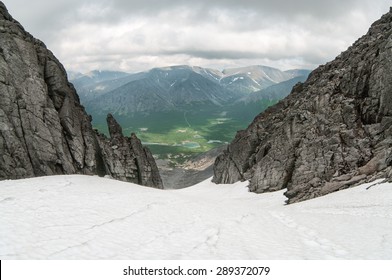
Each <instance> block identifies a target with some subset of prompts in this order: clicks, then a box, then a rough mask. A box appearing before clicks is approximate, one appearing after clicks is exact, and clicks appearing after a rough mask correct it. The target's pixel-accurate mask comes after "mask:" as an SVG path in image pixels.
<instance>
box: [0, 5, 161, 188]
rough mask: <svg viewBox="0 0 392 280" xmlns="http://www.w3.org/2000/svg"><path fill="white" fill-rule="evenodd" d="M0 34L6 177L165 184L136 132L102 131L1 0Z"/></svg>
mask: <svg viewBox="0 0 392 280" xmlns="http://www.w3.org/2000/svg"><path fill="white" fill-rule="evenodd" d="M0 35H1V36H0V93H1V99H0V180H4V179H17V178H26V177H34V176H44V175H55V174H75V173H77V174H96V175H100V176H103V175H110V176H112V177H114V178H117V179H120V180H125V181H130V182H133V183H139V184H143V185H148V186H151V187H158V188H162V182H161V180H160V177H159V173H158V172H157V169H156V164H155V161H154V159H153V158H152V156H151V154H150V153H149V151H148V150H147V149H145V148H143V147H142V146H141V144H140V143H138V139H137V138H136V137H132V136H131V138H130V139H128V138H127V137H123V135H122V134H121V135H118V137H111V138H110V139H108V138H106V137H104V136H102V135H97V133H96V131H95V130H93V128H92V126H91V117H90V116H89V115H87V113H86V112H85V110H84V107H83V106H82V105H81V104H80V102H79V97H78V95H77V93H76V91H75V89H74V87H73V86H72V84H70V83H69V82H68V80H67V74H66V72H65V69H64V67H63V66H62V65H61V63H60V62H59V61H58V60H57V58H56V57H55V56H54V55H53V54H52V53H51V52H50V51H49V50H48V49H47V48H46V47H45V45H44V44H43V43H42V42H41V41H39V40H37V39H35V38H33V37H32V36H31V35H30V34H29V33H27V32H26V31H25V30H24V28H23V27H22V26H21V25H20V24H19V23H18V22H17V21H15V20H14V19H13V18H12V17H11V15H9V13H8V11H7V9H6V7H5V6H4V4H3V3H2V2H0ZM108 121H109V130H110V129H111V128H113V127H115V126H116V125H115V124H116V123H115V120H114V119H113V118H111V117H109V118H108ZM117 130H120V129H117ZM135 138H136V139H135ZM114 142H116V144H117V145H111V144H114ZM128 142H131V144H129V143H128ZM139 142H140V141H139ZM113 166H115V168H111V167H113ZM125 173H126V174H125Z"/></svg>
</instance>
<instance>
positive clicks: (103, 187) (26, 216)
mask: <svg viewBox="0 0 392 280" xmlns="http://www.w3.org/2000/svg"><path fill="white" fill-rule="evenodd" d="M246 185H247V184H246V183H236V184H233V185H215V184H213V183H211V182H210V180H206V181H204V182H202V183H200V184H197V185H195V186H192V187H189V188H186V189H180V190H164V191H162V190H156V189H152V188H146V187H141V186H137V185H133V184H128V183H123V182H118V181H114V180H110V179H105V178H98V177H90V176H77V175H75V176H52V177H42V178H33V179H25V180H16V181H11V180H9V181H2V182H0V213H1V215H0V259H392V222H391V221H392V184H388V183H384V184H379V185H374V186H372V187H371V188H369V189H367V187H368V186H369V185H370V184H365V185H361V186H359V187H355V188H352V189H348V190H344V191H340V192H337V193H333V194H330V195H328V196H324V197H320V198H317V199H313V200H310V201H306V202H302V203H298V204H294V205H288V206H287V205H284V201H285V197H284V196H283V191H280V192H275V193H268V194H261V195H257V194H254V193H249V192H248V191H247V188H246Z"/></svg>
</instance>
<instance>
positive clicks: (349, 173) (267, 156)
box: [213, 9, 392, 203]
mask: <svg viewBox="0 0 392 280" xmlns="http://www.w3.org/2000/svg"><path fill="white" fill-rule="evenodd" d="M391 153H392V9H391V11H390V12H389V13H387V14H385V15H384V16H383V17H382V18H381V19H380V20H378V21H376V22H375V23H374V24H373V25H372V26H371V28H370V29H369V31H368V33H367V34H366V35H364V36H363V37H362V38H360V39H359V40H357V41H356V42H355V43H354V44H353V45H352V46H351V47H350V48H349V49H348V50H347V51H345V52H343V53H341V54H340V55H339V56H338V57H337V58H336V59H335V60H333V61H332V62H330V63H327V64H326V65H323V66H320V67H319V68H317V69H316V70H314V71H313V72H312V73H311V74H310V76H309V78H308V80H307V81H306V82H305V83H303V84H297V85H296V86H295V87H294V88H293V90H292V92H291V94H290V95H289V96H288V97H287V98H285V99H284V100H282V101H281V102H279V103H278V104H276V105H275V106H272V107H270V108H269V109H267V110H266V111H265V112H263V113H261V114H260V115H258V116H257V117H256V118H255V119H254V121H253V122H252V123H251V124H250V126H249V127H248V128H247V129H246V130H243V131H239V132H238V133H237V135H236V137H235V139H234V140H233V142H232V143H231V144H230V145H229V146H228V148H227V150H226V151H224V152H223V154H221V155H220V156H219V157H218V158H217V160H216V162H215V166H214V179H213V181H214V182H216V183H233V182H236V181H239V180H250V186H249V188H250V190H251V191H253V192H257V193H263V192H269V191H276V190H281V189H285V188H287V192H286V193H285V195H286V196H287V197H288V202H289V203H292V202H297V201H302V200H306V199H310V198H314V197H318V196H321V195H325V194H328V193H330V192H334V191H337V190H340V189H344V188H347V187H349V186H352V185H355V184H358V183H360V182H363V181H368V180H373V179H375V178H379V177H387V178H390V179H391V178H392V172H391V165H392V160H391V158H392V157H391Z"/></svg>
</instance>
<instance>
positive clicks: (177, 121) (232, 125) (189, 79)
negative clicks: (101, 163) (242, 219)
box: [72, 65, 310, 161]
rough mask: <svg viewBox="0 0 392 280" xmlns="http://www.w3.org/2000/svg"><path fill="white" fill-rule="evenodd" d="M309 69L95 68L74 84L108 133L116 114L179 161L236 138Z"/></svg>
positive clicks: (95, 121) (96, 123)
mask: <svg viewBox="0 0 392 280" xmlns="http://www.w3.org/2000/svg"><path fill="white" fill-rule="evenodd" d="M309 72H310V71H309V70H289V71H281V70H279V69H276V68H271V67H267V66H260V65H259V66H248V67H243V68H233V69H225V70H223V71H219V70H216V69H210V68H202V67H196V66H183V65H182V66H181V65H180V66H171V67H163V68H154V69H151V70H149V71H145V72H140V73H135V74H127V73H124V72H112V71H92V72H90V73H87V74H86V75H78V78H76V79H75V80H72V83H73V84H74V86H75V88H76V90H77V92H78V94H79V96H80V99H81V102H82V104H83V105H84V106H85V107H86V110H87V112H88V113H89V114H90V115H91V116H92V119H93V125H94V127H95V128H97V129H99V130H100V131H101V132H104V133H108V131H107V128H106V115H107V114H108V113H111V114H113V115H114V116H115V117H116V118H117V119H118V120H119V122H120V123H121V124H122V126H123V127H124V132H125V133H126V134H130V133H132V132H137V133H138V135H139V137H140V138H141V140H142V141H143V142H144V143H146V144H147V145H148V146H149V147H150V148H151V149H152V150H153V152H154V153H155V155H156V156H159V157H160V158H162V157H163V158H165V157H167V156H168V155H169V154H180V155H181V156H180V157H177V161H182V160H185V157H186V156H190V155H192V154H195V153H199V152H205V151H207V150H209V149H211V148H214V147H217V146H219V145H222V144H224V143H226V142H228V141H230V140H231V139H232V137H233V136H234V134H235V132H236V131H237V130H239V129H243V128H245V127H246V125H247V124H248V123H249V122H251V121H252V120H253V118H254V117H255V116H256V115H257V114H258V113H260V112H261V111H263V110H264V109H266V108H267V107H268V106H270V105H272V104H275V103H276V102H277V101H279V100H280V99H281V98H283V97H285V96H287V95H288V94H289V93H290V91H291V88H292V87H293V85H294V84H295V83H297V82H303V81H305V79H306V78H307V75H308V74H309ZM178 131H181V132H180V133H178ZM184 148H185V149H184Z"/></svg>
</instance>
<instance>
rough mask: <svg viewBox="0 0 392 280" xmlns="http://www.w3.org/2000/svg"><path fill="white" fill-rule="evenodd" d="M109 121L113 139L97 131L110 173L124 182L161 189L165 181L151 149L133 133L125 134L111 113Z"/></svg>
mask: <svg viewBox="0 0 392 280" xmlns="http://www.w3.org/2000/svg"><path fill="white" fill-rule="evenodd" d="M107 123H108V128H109V133H110V139H107V138H106V136H105V135H103V134H98V135H99V141H98V142H99V145H100V148H101V151H102V155H103V159H104V162H105V167H106V170H107V172H108V174H110V175H111V176H112V177H114V178H117V179H119V180H122V181H128V182H133V183H136V184H140V185H144V186H150V187H155V188H160V189H162V188H163V184H162V180H161V177H160V176H159V172H158V167H157V165H156V163H155V160H154V158H153V156H152V154H151V152H150V151H149V150H148V149H147V148H145V147H143V145H142V143H141V142H140V140H139V139H138V138H137V137H136V135H135V134H134V133H132V134H131V137H124V136H123V133H122V128H121V126H120V125H119V124H118V123H117V121H116V120H115V119H114V117H113V116H112V115H111V114H109V115H108V117H107Z"/></svg>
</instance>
